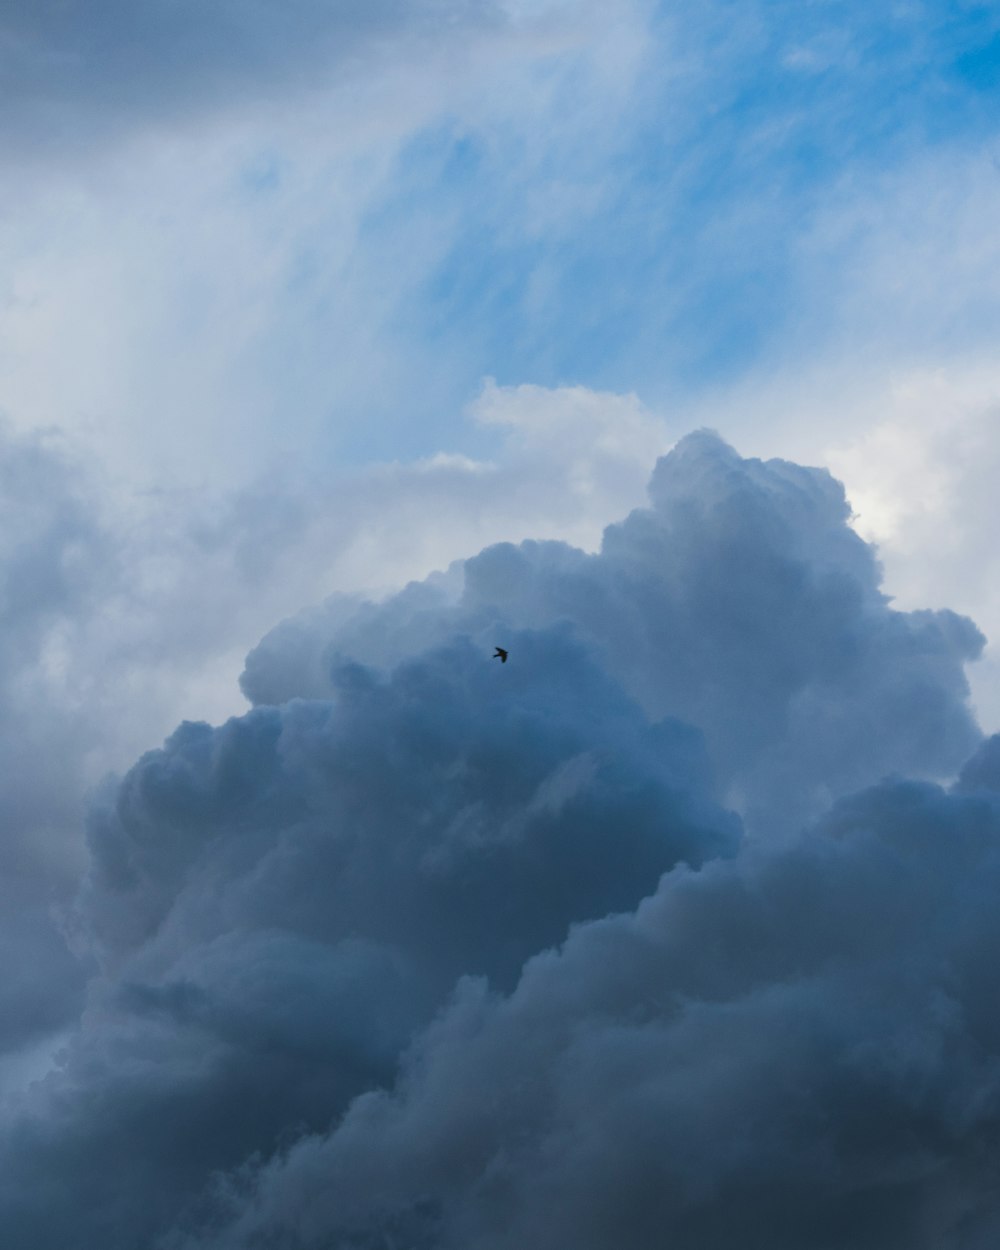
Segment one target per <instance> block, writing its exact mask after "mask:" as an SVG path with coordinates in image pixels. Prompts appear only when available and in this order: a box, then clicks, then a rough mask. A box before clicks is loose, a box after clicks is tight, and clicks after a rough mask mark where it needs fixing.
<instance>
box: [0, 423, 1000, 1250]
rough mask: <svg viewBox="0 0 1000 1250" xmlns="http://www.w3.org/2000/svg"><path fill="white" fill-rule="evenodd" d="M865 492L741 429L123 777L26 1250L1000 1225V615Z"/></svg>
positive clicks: (496, 549) (355, 625)
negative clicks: (903, 586) (920, 604)
mask: <svg viewBox="0 0 1000 1250" xmlns="http://www.w3.org/2000/svg"><path fill="white" fill-rule="evenodd" d="M847 516H848V509H847V505H846V503H845V501H844V497H843V492H842V490H841V489H840V487H839V486H838V485H837V483H836V482H834V481H833V479H832V478H830V477H829V475H828V474H826V473H825V472H822V471H819V470H815V469H806V468H801V467H799V466H796V465H792V464H789V463H787V462H783V461H768V462H760V461H755V460H743V459H741V458H740V457H739V456H738V455H737V454H736V452H734V451H733V450H732V449H731V448H730V447H728V446H727V445H726V444H725V443H723V442H722V441H721V440H720V439H719V438H718V437H717V436H715V435H712V434H709V433H705V432H702V433H699V434H695V435H691V436H689V437H688V438H686V439H684V440H682V441H681V443H679V444H678V445H677V447H676V448H675V449H674V450H673V451H672V452H671V453H670V454H669V455H668V456H667V457H665V458H664V459H662V460H661V461H660V462H659V463H658V464H657V467H656V471H655V472H654V474H653V478H652V481H651V484H650V505H649V506H648V507H646V508H640V509H637V510H636V511H634V512H633V513H632V514H630V516H629V517H628V518H627V519H626V520H625V521H623V522H621V523H620V524H617V525H613V526H611V527H609V528H608V530H607V532H606V534H605V537H604V542H603V545H602V547H601V549H600V551H598V552H596V553H592V554H588V553H586V552H583V551H580V550H578V549H575V548H572V547H570V546H568V545H566V544H563V543H554V542H548V543H545V542H525V543H522V544H520V545H519V546H514V545H511V544H500V545H498V546H493V547H489V548H487V549H486V550H484V551H483V552H481V553H480V554H479V555H478V556H475V557H473V558H472V559H469V560H467V561H465V562H464V563H459V564H456V565H455V566H453V567H452V568H451V569H450V570H449V571H448V572H447V573H445V574H440V575H436V576H433V577H431V578H428V579H427V580H426V581H425V582H422V583H414V584H412V585H410V586H409V587H407V588H406V589H405V590H404V591H403V592H401V593H400V594H398V595H396V596H393V597H392V598H390V599H387V600H386V601H384V602H383V603H380V604H370V603H369V604H358V603H357V602H354V601H350V600H345V599H341V600H334V601H332V602H330V603H329V604H327V605H325V606H323V607H322V608H320V609H317V610H314V611H313V612H311V613H306V614H304V615H303V616H301V617H300V618H298V619H294V620H291V621H289V622H286V623H285V624H284V625H283V626H280V627H278V628H277V629H276V630H274V631H273V632H272V634H271V635H269V636H268V637H267V638H266V639H265V640H264V641H263V642H262V643H261V645H260V647H259V648H258V649H257V650H256V651H255V652H254V653H252V654H251V656H250V657H249V659H248V663H247V669H246V673H245V675H244V686H245V689H246V691H247V693H248V694H249V695H250V696H251V697H252V698H253V699H254V701H255V703H256V706H255V707H254V708H253V709H252V710H251V711H250V712H248V713H247V714H246V715H244V716H241V717H237V718H234V719H232V720H230V721H228V722H227V723H226V724H224V725H222V726H221V727H218V728H213V727H211V726H209V725H206V724H200V723H190V722H186V723H184V724H182V725H181V726H180V727H179V728H178V729H177V730H176V732H175V733H174V734H173V735H172V736H171V737H170V738H169V739H168V740H167V742H166V743H165V745H164V747H163V748H162V749H161V750H158V751H152V752H149V753H148V754H146V755H145V756H143V757H142V758H141V759H140V760H139V761H138V762H137V763H136V764H135V766H134V767H133V768H132V769H131V770H130V772H129V773H128V774H127V776H126V777H125V778H124V779H123V780H121V781H120V782H110V783H108V785H107V786H106V787H105V789H104V791H103V793H102V794H101V795H100V796H98V798H97V800H96V801H95V804H94V806H93V809H92V813H91V817H90V822H89V830H88V841H89V847H90V855H91V861H90V870H89V874H88V877H87V880H86V883H85V886H84V888H83V890H82V893H81V895H80V898H79V900H78V903H77V906H76V908H75V910H74V913H73V918H72V924H71V938H72V941H73V945H74V949H75V950H76V951H77V952H78V953H79V954H80V956H81V957H82V958H85V959H86V960H88V961H90V962H91V964H92V965H93V966H94V967H95V968H96V969H97V972H96V973H95V975H94V977H93V979H92V980H91V982H90V985H89V988H88V998H87V1005H86V1009H85V1011H84V1013H83V1015H82V1017H81V1020H80V1024H79V1027H78V1028H77V1029H76V1030H75V1031H74V1033H73V1035H72V1036H71V1037H69V1039H68V1040H67V1042H66V1046H65V1049H64V1051H63V1053H62V1055H61V1057H60V1059H59V1061H58V1062H57V1063H56V1065H55V1066H54V1067H53V1068H52V1070H51V1071H50V1072H49V1073H48V1074H47V1075H46V1077H45V1078H44V1080H42V1081H40V1082H37V1083H36V1084H34V1085H33V1086H32V1087H31V1088H30V1089H28V1090H26V1091H24V1092H23V1093H22V1094H20V1095H18V1096H16V1097H11V1098H8V1100H7V1102H6V1104H5V1116H4V1121H3V1127H2V1129H0V1165H2V1166H0V1214H2V1218H3V1223H4V1227H5V1230H7V1235H8V1237H9V1238H10V1239H12V1241H11V1244H12V1245H13V1246H14V1247H15V1250H28V1248H29V1247H30V1248H31V1250H48V1248H49V1247H51V1248H52V1250H55V1248H56V1247H60V1250H62V1248H64V1247H66V1246H73V1247H76V1248H79V1250H92V1248H93V1250H97V1247H101V1250H119V1248H120V1250H131V1248H133V1247H135V1246H136V1245H144V1246H145V1245H148V1246H150V1247H154V1246H155V1247H157V1248H158V1250H159V1248H168V1250H179V1248H181V1247H183V1248H184V1250H191V1248H193V1247H199V1248H202V1247H203V1248H205V1250H207V1247H209V1246H212V1247H220V1248H221V1247H241V1248H243V1247H245V1248H246V1250H249V1248H250V1247H253V1246H257V1247H259V1246H262V1245H265V1246H275V1247H295V1248H297V1250H305V1248H306V1247H315V1248H316V1250H319V1248H320V1247H323V1248H324V1250H328V1248H329V1247H336V1248H337V1250H360V1248H362V1247H364V1248H365V1250H375V1247H384V1246H387V1245H396V1246H407V1247H411V1248H416V1247H425V1248H427V1250H430V1248H431V1247H434V1248H435V1250H451V1247H455V1248H456V1250H457V1248H458V1247H463V1248H465V1247H469V1248H471V1250H487V1248H490V1250H498V1248H500V1247H507V1246H510V1247H514V1246H523V1245H532V1246H538V1247H539V1248H540V1250H546V1247H549V1246H551V1247H553V1250H554V1248H555V1247H556V1246H565V1245H567V1244H579V1245H580V1246H581V1247H584V1248H586V1247H593V1248H594V1250H604V1248H605V1247H608V1246H611V1245H619V1244H629V1245H636V1246H639V1247H642V1246H650V1247H652V1246H654V1245H660V1244H662V1243H663V1240H664V1237H665V1236H666V1232H667V1230H669V1234H670V1238H671V1240H672V1241H673V1242H674V1243H675V1244H677V1245H678V1246H680V1247H682V1248H683V1247H685V1246H692V1247H694V1246H698V1247H700V1248H701V1250H705V1248H706V1247H715V1246H719V1247H722V1246H726V1245H730V1244H732V1241H733V1239H734V1237H736V1236H737V1232H736V1230H740V1231H739V1236H741V1237H742V1238H743V1239H744V1241H746V1240H747V1238H749V1239H750V1240H749V1241H747V1244H750V1245H760V1246H761V1247H763V1246H765V1245H766V1246H768V1247H769V1248H772V1247H780V1246H782V1245H786V1244H787V1245H788V1246H789V1247H790V1248H791V1247H792V1246H794V1247H797V1248H799V1250H801V1247H803V1246H809V1247H811V1246H815V1247H817V1250H818V1247H820V1246H826V1245H830V1244H837V1245H842V1244H852V1245H858V1246H865V1245H872V1246H879V1247H886V1246H890V1247H891V1246H893V1245H897V1244H898V1245H899V1246H900V1248H901V1250H902V1247H903V1246H907V1247H911V1246H918V1247H919V1246H923V1245H926V1246H927V1247H928V1250H930V1247H932V1246H933V1247H934V1248H935V1250H938V1248H939V1247H941V1246H949V1245H955V1246H956V1247H957V1246H959V1245H961V1246H963V1247H965V1246H973V1245H978V1244H980V1242H977V1241H976V1240H975V1238H980V1239H981V1244H982V1245H983V1246H985V1245H986V1244H988V1241H987V1238H988V1236H989V1234H990V1232H991V1230H993V1228H994V1223H995V1220H996V1218H997V1217H996V1215H995V1213H994V1208H993V1205H992V1202H991V1197H990V1195H991V1192H992V1187H991V1186H990V1185H989V1184H988V1182H987V1181H985V1180H984V1179H983V1175H982V1169H981V1165H980V1161H981V1160H982V1159H983V1158H984V1156H986V1155H988V1152H989V1150H990V1149H991V1143H992V1141H993V1137H992V1136H991V1135H992V1134H994V1132H995V1130H994V1117H995V1111H994V1101H993V1100H994V1093H993V1089H994V1084H993V1082H994V1081H995V1077H994V1075H993V1070H994V1067H995V1058H994V1056H995V1055H996V1053H997V1045H998V1042H1000V1039H998V1037H997V1036H996V1023H995V1020H994V1015H995V1013H993V1012H992V1009H991V1007H990V1001H991V999H990V993H989V989H988V986H989V968H990V966H991V963H992V958H991V943H994V942H995V937H996V933H995V929H996V925H995V921H994V919H993V915H994V909H993V907H992V905H991V900H992V899H993V898H994V897H995V887H994V877H995V876H996V874H997V872H998V869H1000V856H998V855H997V851H996V849H995V848H996V846H997V845H998V843H997V834H998V833H1000V796H998V792H997V790H996V754H997V747H996V742H995V740H990V741H988V742H986V743H981V742H980V736H979V734H978V731H977V729H976V727H975V724H974V722H973V721H972V719H971V716H970V714H969V712H968V709H967V705H966V699H965V695H966V687H965V685H964V677H963V672H962V665H963V663H964V662H965V661H966V660H968V659H970V658H972V657H974V655H975V654H976V653H977V651H978V649H979V647H980V645H981V638H980V636H979V634H978V632H977V631H976V629H975V627H974V626H973V625H972V624H971V622H969V621H967V620H965V619H964V618H961V617H958V616H955V615H954V614H952V613H948V612H915V613H899V612H895V611H893V610H892V608H891V606H890V605H889V604H888V603H887V601H886V600H885V598H884V596H882V595H881V593H880V591H879V574H878V565H877V562H876V560H875V557H874V553H873V551H872V550H871V548H869V547H867V546H866V545H865V544H864V543H863V542H862V541H861V540H860V539H859V538H858V537H857V535H856V534H854V533H853V531H852V530H851V529H850V528H849V527H848V525H847ZM496 643H500V644H501V645H503V646H505V647H507V648H508V649H509V653H510V658H509V661H508V663H507V664H505V665H502V666H501V665H500V664H498V663H496V662H495V661H494V660H492V659H491V658H490V657H491V655H492V649H493V646H494V645H495V644H496ZM970 755H971V757H972V758H971V760H969V762H968V763H965V761H966V760H967V759H968V758H969V757H970ZM963 763H965V767H964V771H962V773H961V776H960V778H959V781H958V783H957V784H956V787H955V788H954V789H953V790H951V791H949V790H946V789H944V788H942V787H941V786H940V785H938V784H935V783H934V782H933V781H930V780H906V781H904V780H900V779H891V778H890V779H888V780H882V778H883V775H884V774H885V773H887V772H893V771H899V770H900V769H902V768H906V769H907V770H909V771H912V772H915V773H921V774H925V775H930V776H937V777H940V778H945V777H948V776H951V775H954V774H956V773H957V772H958V771H959V769H960V766H961V765H962V764H963ZM859 787H868V788H867V789H861V790H860V792H855V793H853V794H852V793H849V792H850V791H858V788H859ZM830 795H833V796H834V797H835V802H834V804H833V807H832V809H829V810H827V809H828V797H829V796H830ZM734 807H735V808H736V809H737V810H735V811H734V810H732V809H733V808H734ZM741 818H742V819H741ZM807 818H809V819H812V820H813V824H812V825H811V826H810V827H808V828H805V829H803V823H804V822H805V821H806V819H807ZM744 819H745V822H746V825H747V828H748V830H749V833H750V834H751V836H750V837H749V838H747V839H745V840H744V839H743V837H742V824H743V820H744ZM56 1193H57V1194H58V1195H59V1197H58V1201H55V1200H54V1198H53V1195H54V1194H56ZM831 1230H832V1231H831ZM966 1234H967V1235H966ZM961 1236H965V1237H966V1240H964V1241H962V1240H959V1238H960V1237H961ZM893 1237H896V1238H897V1240H896V1241H893V1240H892V1238H893ZM753 1238H756V1239H757V1240H756V1241H754V1240H753ZM949 1238H950V1239H951V1240H949ZM831 1239H832V1240H831ZM921 1239H923V1240H921Z"/></svg>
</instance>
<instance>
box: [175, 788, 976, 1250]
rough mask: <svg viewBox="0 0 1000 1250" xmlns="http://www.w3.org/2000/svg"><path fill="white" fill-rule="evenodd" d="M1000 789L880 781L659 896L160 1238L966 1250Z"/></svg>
mask: <svg viewBox="0 0 1000 1250" xmlns="http://www.w3.org/2000/svg"><path fill="white" fill-rule="evenodd" d="M998 891H1000V794H998V793H997V792H995V791H994V792H992V793H986V792H982V793H980V794H978V795H976V796H975V797H969V796H967V795H958V794H948V793H946V792H944V791H943V790H941V789H939V788H938V787H936V786H932V785H929V784H926V783H913V782H890V783H886V784H885V785H883V786H880V787H878V788H875V789H873V790H870V791H867V792H865V793H863V794H861V795H859V796H857V797H855V798H853V799H851V800H848V801H845V802H843V803H842V804H840V805H838V806H837V807H835V808H834V810H833V811H832V813H831V814H830V816H829V817H828V818H827V819H826V820H825V821H824V822H823V824H822V825H821V826H820V827H819V828H817V829H816V830H814V831H813V832H812V833H811V834H810V836H809V837H808V838H807V839H804V840H802V841H801V842H800V843H798V844H797V845H795V846H794V847H790V848H786V849H784V850H782V851H779V852H767V853H765V854H762V855H749V856H745V857H743V858H741V859H739V860H736V861H733V862H729V863H716V864H713V865H710V866H708V867H706V868H705V869H703V870H702V871H701V872H700V873H692V872H688V871H683V872H675V873H672V874H669V875H668V876H666V877H664V879H663V883H662V884H661V887H660V889H659V891H658V893H657V894H656V896H655V897H654V898H652V899H650V900H648V901H646V902H644V903H643V904H642V905H641V906H640V907H639V908H638V909H637V911H636V912H635V913H634V914H630V915H624V916H618V917H614V918H610V919H606V920H602V921H597V922H593V923H590V924H587V925H584V926H581V927H579V928H578V929H576V930H575V931H574V932H573V933H572V934H571V936H570V938H569V940H568V941H567V943H566V945H565V947H564V948H563V950H562V951H561V952H559V953H554V952H550V953H547V954H544V955H540V956H538V957H537V958H536V959H534V960H533V961H532V962H530V963H529V964H528V966H527V968H526V969H525V972H524V975H523V977H522V979H521V982H520V984H519V985H518V987H517V990H516V991H515V992H514V993H513V994H512V995H510V996H508V997H495V996H491V995H490V994H489V993H488V992H487V990H486V987H485V986H484V985H482V984H481V983H477V982H473V981H466V982H463V984H462V985H461V986H460V987H459V989H458V992H457V994H456V996H455V999H454V1001H453V1003H452V1005H451V1007H450V1009H449V1010H448V1011H447V1012H446V1013H445V1014H444V1015H443V1016H442V1017H441V1018H440V1019H439V1020H438V1021H437V1022H436V1023H435V1024H434V1025H433V1026H432V1027H431V1028H430V1029H429V1030H427V1032H426V1033H425V1034H424V1035H423V1037H422V1038H421V1039H420V1041H419V1043H418V1044H417V1045H416V1047H415V1048H414V1049H413V1050H412V1052H411V1053H410V1054H409V1056H408V1057H407V1060H406V1064H405V1069H404V1072H403V1075H402V1077H401V1080H400V1082H399V1086H398V1089H397V1091H396V1092H395V1093H393V1094H387V1093H373V1094H369V1095H367V1096H365V1097H364V1098H361V1099H359V1100H358V1101H357V1102H355V1104H354V1105H353V1106H352V1108H351V1110H350V1111H349V1113H348V1115H347V1117H346V1118H345V1120H344V1121H343V1123H342V1124H341V1125H340V1126H339V1127H338V1128H337V1129H336V1131H334V1132H333V1133H332V1134H331V1135H330V1136H327V1137H324V1136H313V1137H309V1138H306V1139H304V1140H303V1141H302V1142H300V1143H298V1144H297V1145H296V1146H295V1147H294V1148H293V1149H292V1150H291V1151H290V1153H289V1154H288V1155H287V1156H286V1157H284V1158H282V1159H279V1160H276V1161H274V1162H273V1163H272V1164H271V1165H270V1166H269V1167H267V1168H265V1169H264V1170H263V1172H262V1174H260V1175H258V1176H257V1177H256V1178H255V1181H254V1184H252V1185H250V1184H249V1183H247V1178H246V1177H244V1185H245V1188H244V1189H243V1191H242V1192H241V1193H240V1197H239V1201H238V1203H234V1206H235V1207H236V1209H237V1211H238V1212H239V1214H238V1215H237V1217H236V1219H235V1221H234V1223H233V1225H232V1226H231V1227H230V1228H229V1229H228V1231H227V1232H226V1233H225V1234H222V1233H221V1232H220V1231H219V1230H218V1229H216V1230H215V1231H213V1234H212V1236H211V1238H209V1239H206V1240H205V1241H201V1240H186V1239H184V1238H181V1237H178V1238H177V1239H176V1240H174V1241H172V1242H171V1243H170V1244H171V1245H172V1246H182V1245H183V1246H186V1247H191V1246H193V1245H199V1246H201V1245H204V1246H208V1245H211V1246H213V1247H219V1248H220V1250H223V1248H225V1250H234V1248H235V1247H241V1248H243V1247H250V1246H258V1245H267V1246H295V1247H297V1248H299V1250H307V1248H311V1247H320V1246H323V1247H330V1246H336V1247H352V1248H354V1247H366V1248H369V1247H371V1248H374V1247H376V1246H389V1245H396V1246H407V1247H417V1246H419V1247H431V1246H433V1247H435V1248H436V1250H451V1248H453V1247H454V1248H455V1250H457V1248H458V1247H462V1248H463V1250H486V1248H487V1247H488V1248H489V1250H507V1248H509V1250H514V1248H515V1247H521V1246H531V1247H533V1250H557V1248H560V1247H565V1246H574V1247H578V1248H579V1250H610V1248H611V1247H617V1246H630V1247H634V1248H635V1250H647V1248H648V1250H654V1248H658V1247H662V1246H665V1245H669V1246H671V1247H676V1248H677V1250H696V1248H697V1250H715V1248H719V1250H722V1248H723V1247H730V1246H734V1245H739V1246H746V1247H749V1248H751V1250H756V1248H758V1247H759V1248H760V1250H780V1248H781V1247H788V1248H789V1250H793V1248H794V1250H812V1248H816V1250H819V1248H820V1247H824V1248H825V1247H830V1248H833V1247H845V1246H850V1247H852V1248H855V1247H856V1248H859V1250H860V1248H862V1247H870V1248H871V1250H896V1248H898V1250H924V1248H926V1250H947V1248H950V1247H955V1248H958V1247H961V1248H962V1250H972V1248H980V1247H982V1248H983V1250H985V1248H986V1247H987V1246H991V1245H995V1244H996V1238H997V1236H998V1235H1000V1201H998V1198H997V1190H996V1162H997V1158H998V1151H1000V1010H998V1008H997V1001H996V992H995V980H994V969H995V963H996V952H997V945H998V940H1000V920H998V913H997V908H996V898H997V896H998Z"/></svg>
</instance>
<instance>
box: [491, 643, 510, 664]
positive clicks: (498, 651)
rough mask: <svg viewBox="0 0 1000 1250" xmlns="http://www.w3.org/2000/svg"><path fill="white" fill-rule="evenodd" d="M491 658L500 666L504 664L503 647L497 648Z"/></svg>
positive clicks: (505, 655)
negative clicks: (498, 662)
mask: <svg viewBox="0 0 1000 1250" xmlns="http://www.w3.org/2000/svg"><path fill="white" fill-rule="evenodd" d="M493 658H494V660H499V661H500V663H501V664H506V663H507V652H506V651H505V650H504V649H503V647H497V649H496V654H495V655H494V657H493Z"/></svg>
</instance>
